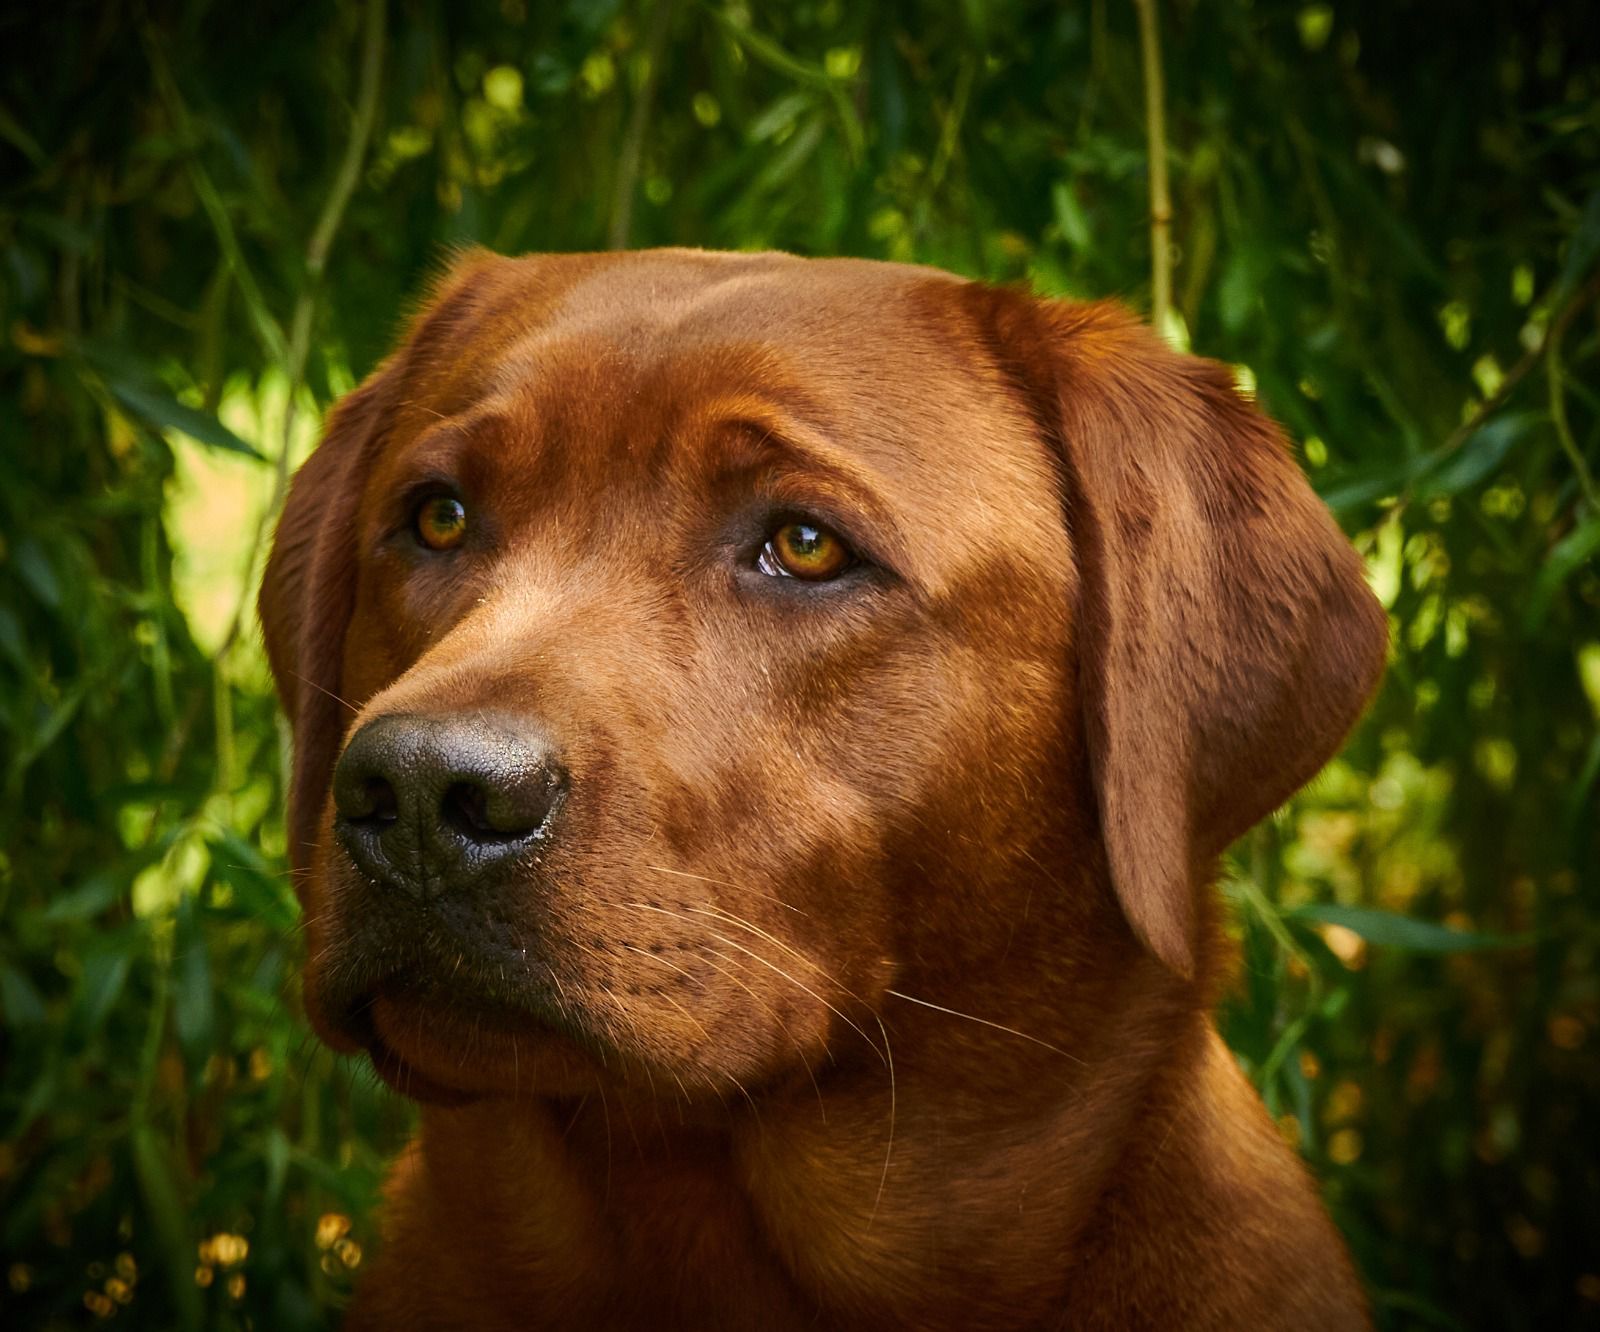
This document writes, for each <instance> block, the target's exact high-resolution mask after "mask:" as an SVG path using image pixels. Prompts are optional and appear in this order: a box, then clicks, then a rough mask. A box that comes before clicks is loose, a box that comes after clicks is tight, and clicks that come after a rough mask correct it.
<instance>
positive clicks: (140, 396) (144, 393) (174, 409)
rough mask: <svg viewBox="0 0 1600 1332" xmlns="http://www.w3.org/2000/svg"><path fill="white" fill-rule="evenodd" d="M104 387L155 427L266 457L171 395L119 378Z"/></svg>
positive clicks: (221, 446) (107, 382)
mask: <svg viewBox="0 0 1600 1332" xmlns="http://www.w3.org/2000/svg"><path fill="white" fill-rule="evenodd" d="M106 386H107V387H108V388H109V389H110V390H111V392H112V393H113V394H115V395H116V397H117V400H118V401H120V402H121V403H122V404H123V406H125V407H126V408H128V410H129V411H131V412H133V413H134V415H136V416H138V417H140V418H141V419H142V420H144V421H145V422H146V423H147V424H149V425H152V426H154V427H155V428H156V429H158V430H176V431H178V432H180V433H181V434H185V435H188V436H189V438H190V439H193V440H196V441H198V442H199V443H201V444H209V445H211V447H212V448H217V449H227V450H228V451H229V452H230V453H242V454H244V455H245V457H247V458H255V459H257V460H258V461H261V462H265V461H266V456H265V455H264V454H262V453H261V452H260V451H259V450H258V449H256V448H255V446H254V445H252V444H248V443H246V442H245V441H244V440H242V439H240V438H239V436H238V435H236V434H234V433H233V431H231V430H229V429H228V427H227V426H225V425H223V424H222V422H221V421H219V420H218V419H217V418H216V417H215V416H212V415H211V413H209V412H202V411H200V410H198V409H197V408H194V407H187V406H185V405H184V404H183V403H181V402H179V401H178V400H177V399H176V398H174V397H172V396H171V395H170V394H166V393H161V392H158V391H156V390H154V389H147V388H141V387H138V386H137V385H133V384H129V383H126V382H123V381H120V380H114V379H107V380H106Z"/></svg>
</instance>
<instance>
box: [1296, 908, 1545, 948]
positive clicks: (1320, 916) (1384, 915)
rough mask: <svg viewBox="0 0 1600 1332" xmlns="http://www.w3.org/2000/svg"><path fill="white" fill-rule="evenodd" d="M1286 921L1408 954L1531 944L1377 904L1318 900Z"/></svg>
mask: <svg viewBox="0 0 1600 1332" xmlns="http://www.w3.org/2000/svg"><path fill="white" fill-rule="evenodd" d="M1283 915H1284V919H1285V920H1299V921H1306V922H1309V923H1312V924H1319V925H1340V926H1343V927H1344V928H1345V929H1347V930H1352V931H1354V932H1355V933H1356V934H1359V935H1360V936H1361V937H1362V938H1363V939H1365V940H1366V941H1367V942H1368V943H1370V944H1376V945H1377V946H1379V947H1380V948H1393V949H1396V950H1398V951H1400V952H1407V953H1467V952H1477V951H1481V950H1483V949H1489V948H1524V947H1526V946H1527V945H1528V944H1530V943H1532V942H1533V940H1534V936H1533V935H1531V934H1475V933H1473V932H1471V931H1469V930H1456V929H1451V928H1450V927H1449V926H1447V925H1436V924H1434V923H1433V922H1432V921H1426V920H1417V919H1416V918H1415V917H1413V916H1402V915H1400V914H1399V913H1398V912H1395V911H1383V910H1380V909H1379V908H1377V907H1355V906H1340V905H1338V904H1337V903H1334V902H1318V903H1313V904H1312V905H1310V906H1303V907H1297V908H1296V909H1295V910H1293V911H1285V912H1284V913H1283Z"/></svg>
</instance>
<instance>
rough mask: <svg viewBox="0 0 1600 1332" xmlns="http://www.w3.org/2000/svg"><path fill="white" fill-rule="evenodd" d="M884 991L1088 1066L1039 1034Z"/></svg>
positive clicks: (893, 991) (912, 996)
mask: <svg viewBox="0 0 1600 1332" xmlns="http://www.w3.org/2000/svg"><path fill="white" fill-rule="evenodd" d="M884 993H885V994H887V995H891V996H893V997H894V998H896V999H904V1000H905V1001H906V1002H907V1003H908V1004H918V1005H920V1006H921V1007H923V1008H931V1009H933V1010H934V1011H935V1012H936V1013H948V1014H949V1015H950V1016H951V1017H958V1018H965V1019H966V1020H967V1021H968V1022H976V1023H979V1024H980V1025H981V1026H985V1027H993V1028H994V1029H995V1030H996V1031H1003V1032H1005V1033H1006V1034H1007V1035H1008V1036H1020V1037H1021V1038H1022V1039H1023V1040H1025V1041H1032V1042H1033V1043H1034V1044H1035V1045H1042V1046H1043V1047H1044V1048H1045V1049H1046V1050H1049V1051H1050V1052H1051V1053H1052V1054H1058V1055H1060V1056H1061V1057H1062V1058H1063V1059H1070V1060H1072V1062H1073V1063H1074V1064H1083V1065H1084V1067H1086V1068H1087V1067H1088V1064H1087V1063H1086V1062H1085V1061H1084V1060H1082V1059H1080V1058H1078V1056H1077V1055H1075V1054H1072V1053H1071V1052H1069V1051H1067V1050H1063V1049H1062V1048H1061V1047H1060V1046H1059V1045H1051V1044H1050V1042H1049V1041H1041V1040H1040V1039H1039V1038H1038V1037H1037V1036H1030V1035H1028V1033H1027V1032H1025V1031H1018V1030H1017V1029H1016V1028H1015V1027H1007V1026H1005V1025H1004V1024H1003V1023H999V1022H991V1021H989V1019H988V1018H981V1017H978V1016H977V1015H976V1014H974V1013H962V1012H959V1011H958V1010H956V1009H954V1008H946V1007H945V1006H944V1005H943V1004H935V1003H930V1002H929V1001H928V1000H926V999H918V998H916V997H915V996H914V995H909V994H902V993H901V992H900V991H899V990H885V991H884Z"/></svg>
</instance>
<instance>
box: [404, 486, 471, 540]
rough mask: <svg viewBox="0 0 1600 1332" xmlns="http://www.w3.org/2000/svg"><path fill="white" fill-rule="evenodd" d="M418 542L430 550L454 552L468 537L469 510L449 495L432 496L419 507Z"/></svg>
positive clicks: (417, 518) (417, 521)
mask: <svg viewBox="0 0 1600 1332" xmlns="http://www.w3.org/2000/svg"><path fill="white" fill-rule="evenodd" d="M416 528H417V540H418V541H420V542H422V544H423V545H424V546H426V547H428V549H429V550H454V549H455V548H456V547H457V546H459V545H460V544H461V542H462V541H463V539H464V538H465V537H466V535H467V508H466V505H464V504H462V502H461V501H460V500H458V499H453V498H452V497H451V496H449V495H430V496H429V497H428V498H427V499H425V500H423V501H422V503H421V504H419V505H418V506H417V517H416Z"/></svg>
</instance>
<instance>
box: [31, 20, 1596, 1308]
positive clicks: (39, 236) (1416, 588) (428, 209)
mask: <svg viewBox="0 0 1600 1332" xmlns="http://www.w3.org/2000/svg"><path fill="white" fill-rule="evenodd" d="M1141 13H1143V14H1144V16H1145V17H1146V18H1148V19H1151V20H1153V22H1152V23H1151V24H1150V25H1149V27H1148V29H1145V30H1142V29H1141ZM1152 36H1158V37H1159V50H1157V49H1156V44H1155V43H1152V42H1151V41H1150V40H1149V38H1150V37H1152ZM1597 48H1600V22H1597V16H1596V13H1595V10H1594V6H1593V4H1592V3H1591V0H1568V2H1567V3H1543V4H1537V5H1529V4H1526V3H1520V2H1518V3H1501V2H1498V0H1479V2H1477V3H1468V4H1462V3H1456V2H1453V3H1442V2H1439V3H1419V2H1417V0H1336V2H1335V3H1320V2H1318V3H1278V2H1277V0H1254V2H1253V3H1252V0H1152V3H1150V4H1149V5H1148V7H1145V8H1143V9H1142V7H1141V3H1135V2H1134V0H1090V2H1088V3H1082V4H1064V3H1028V2H1024V0H959V2H957V0H946V3H932V2H931V0H928V2H924V0H876V2H874V3H865V2H863V0H852V2H851V3H845V2H844V0H792V2H786V3H764V4H755V3H753V2H741V0H704V2H703V3H697V2H694V0H659V2H657V3H651V2H650V0H547V2H543V3H541V0H499V3H489V2H487V0H485V2H484V3H476V4H449V3H443V2H442V0H440V2H438V3H430V2H429V0H395V2H393V3H388V2H386V0H371V2H370V3H368V4H365V5H362V4H356V3H342V4H318V5H307V4H293V5H290V4H283V3H257V4H245V5H238V4H228V5H223V4H215V3H211V2H210V0H145V2H144V3H125V2H124V0H97V2H96V3H93V4H83V3H74V2H72V0H57V2H56V3H53V4H48V5H44V4H34V5H29V6H22V5H5V6H3V7H0V52H3V54H0V781H3V783H4V795H3V799H0V1014H3V1022H0V1324H3V1325H4V1326H5V1327H7V1328H36V1327H39V1328H44V1327H62V1328H65V1327H81V1326H84V1325H87V1324H92V1323H97V1322H100V1321H102V1320H110V1321H112V1322H114V1323H116V1324H118V1325H124V1326H128V1325H132V1326H138V1327H149V1328H181V1329H197V1328H241V1327H256V1328H261V1329H276V1328H298V1327H316V1326H324V1325H327V1324H328V1323H329V1322H330V1321H332V1320H333V1319H334V1317H335V1316H336V1311H337V1309H338V1307H339V1305H340V1303H341V1301H342V1300H343V1298H344V1297H345V1295H346V1293H347V1291H348V1289H349V1287H350V1283H351V1281H352V1280H353V1279H354V1277H356V1276H358V1275H359V1273H360V1270H361V1265H362V1262H363V1256H364V1255H365V1254H367V1253H369V1252H370V1249H371V1246H372V1245H373V1244H374V1243H375V1235H374V1226H373V1221H372V1205H373V1199H374V1193H375V1189H376V1186H377V1183H378V1181H379V1179H380V1178H381V1172H382V1169H383V1164H384V1161H385V1159H386V1158H387V1157H388V1156H389V1155H390V1154H391V1153H392V1152H393V1151H394V1150H395V1149H396V1147H397V1146H398V1145H399V1144H400V1143H401V1142H403V1141H404V1139H405V1137H406V1134H407V1131H408V1125H409V1121H410V1113H409V1110H408V1108H407V1107H406V1105H405V1104H404V1103H402V1102H399V1101H397V1100H395V1099H394V1098H391V1097H390V1096H389V1095H388V1094H387V1093H386V1092H383V1091H382V1090H381V1089H379V1088H378V1087H376V1086H375V1085H374V1083H373V1081H372V1079H371V1078H370V1076H368V1075H367V1074H366V1073H365V1072H364V1071H363V1070H362V1069H360V1068H359V1067H358V1066H357V1065H355V1064H354V1063H351V1062H348V1061H339V1060H335V1059H334V1058H333V1057H332V1056H331V1055H329V1054H328V1053H327V1052H326V1051H324V1050H322V1049H321V1048H320V1047H319V1046H318V1045H317V1044H316V1043H315V1042H314V1041H312V1040H311V1039H310V1038H309V1037H308V1035H307V1032H306V1029H305V1026H304V1024H303V1022H302V1020H301V1018H300V1016H299V1013H298V1006H297V1005H298V1001H297V996H296V981H295V974H296V962H297V955H298V952H299V949H300V942H299V936H298V934H297V929H296V921H297V908H296V905H295V902H294V897H293V893H292V891H291V889H290V886H289V881H288V878H287V876H286V873H285V866H284V854H283V853H284V837H283V829H282V823H281V813H282V806H283V787H284V753H285V736H284V733H283V730H282V727H281V724H280V723H279V721H278V720H277V718H276V713H275V708H274V704H273V701H272V697H271V690H270V684H269V680H268V677H267V673H266V669H265V665H264V662H263V657H262V651H261V647H260V641H259V635H258V631H257V628H256V625H255V620H254V610H253V594H254V587H255V583H256V581H257V578H258V576H259V567H260V561H261V556H262V554H263V547H264V542H265V540H266V538H267V535H268V533H269V532H270V530H271V523H272V520H273V516H274V512H275V507H276V505H277V503H278V500H279V497H280V496H281V493H282V489H283V485H284V481H285V477H286V474H287V473H288V471H289V470H290V469H292V467H293V466H294V465H295V464H296V463H297V462H298V461H299V460H300V459H301V458H303V457H304V455H305V453H306V452H307V451H308V450H309V449H310V447H311V445H312V443H313V441H314V439H315V436H316V432H317V428H318V421H319V418H320V417H321V415H322V413H323V412H324V411H325V410H326V408H327V406H328V404H329V403H330V402H331V401H332V400H333V399H334V398H336V397H337V396H338V395H339V394H341V393H343V392H345V391H346V390H347V389H349V388H350V387H352V386H353V385H354V384H356V383H357V382H358V381H359V380H360V379H361V377H362V376H363V375H365V374H366V373H367V372H368V371H369V370H370V369H371V368H372V367H373V365H374V363H375V362H376V361H377V360H378V358H379V357H380V356H381V355H382V354H383V352H384V350H385V349H386V347H387V346H388V345H389V343H390V341H391V339H392V337H393V336H394V334H395V332H396V330H397V328H398V326H399V324H400V322H401V319H402V317H403V315H404V313H405V311H406V310H407V309H408V307H409V304H410V303H411V302H412V301H414V299H415V298H416V296H417V293H418V292H419V290H420V288H421V287H422V285H423V284H424V283H425V281H426V279H427V276H428V275H429V274H430V273H431V272H432V271H435V270H436V269H437V268H438V266H439V264H440V262H441V256H442V255H443V254H444V253H445V252H446V251H447V249H448V247H450V246H452V245H455V244H459V243H464V242H478V243H482V244H485V245H489V246H492V247H494V248H496V249H499V250H503V251H508V252H517V251H523V250H543V249H555V250H567V249H585V248H604V247H608V246H622V245H630V246H639V245H657V244H687V245H703V246H720V247H734V248H758V247H781V248H783V249H787V250H793V251H796V252H799V253H802V254H858V255H868V256H876V257H882V258H891V259H899V260H910V261H914V262H919V263H930V264H938V265H942V266H945V267H948V268H952V269H954V270H956V271H958V272H961V273H966V274H972V275H977V276H982V277H987V278H992V279H997V280H1003V281H1021V282H1027V283H1030V284H1032V285H1033V286H1034V287H1035V288H1037V289H1038V290H1040V291H1043V292H1047V293H1052V294H1060V295H1070V296H1080V297H1100V296H1114V297H1119V298H1121V299H1123V300H1125V301H1127V302H1129V303H1131V304H1132V305H1133V306H1134V307H1135V308H1137V309H1139V310H1141V311H1142V312H1144V313H1146V314H1149V315H1151V316H1152V317H1153V318H1154V320H1155V322H1156V323H1157V325H1158V327H1159V328H1160V329H1161V331H1162V332H1163V333H1164V334H1165V335H1166V336H1167V337H1168V338H1169V339H1171V340H1172V341H1174V342H1175V343H1177V344H1178V345H1180V346H1184V347H1190V348H1192V349H1194V350H1195V351H1197V352H1201V353H1204V354H1206V355H1209V356H1214V357H1218V358H1221V359H1222V360H1225V361H1227V362H1230V363H1231V364H1233V365H1234V366H1235V367H1236V368H1237V374H1238V376H1239V379H1240V381H1241V383H1242V384H1243V385H1245V386H1246V387H1249V388H1253V390H1254V392H1255V393H1256V394H1257V395H1258V397H1259V398H1260V400H1261V402H1262V403H1263V404H1264V405H1265V407H1266V408H1267V409H1268V410H1269V411H1270V412H1272V413H1273V414H1274V415H1276V416H1277V417H1278V418H1279V419H1280V420H1281V421H1283V422H1284V423H1285V425H1286V426H1287V427H1288V429H1289V430H1290V432H1291V433H1292V435H1293V436H1294V438H1295V439H1296V441H1297V447H1298V449H1299V456H1300V458H1301V460H1302V462H1303V465H1304V467H1305V469H1306V472H1307V474H1308V475H1309V477H1310V479H1311V481H1312V484H1313V485H1314V486H1315V487H1316V489H1317V490H1318V491H1319V492H1320V493H1321V495H1322V496H1323V497H1324V499H1325V500H1326V501H1327V502H1328V504H1329V505H1331V506H1332V508H1333V510H1334V512H1335V513H1336V514H1337V515H1338V517H1339V519H1340V521H1341V522H1342V523H1343V524H1344V526H1345V528H1346V530H1347V531H1348V532H1349V533H1350V534H1351V536H1352V537H1353V539H1354V540H1355V542H1356V544H1357V546H1358V547H1359V548H1360V550H1361V551H1362V553H1363V554H1364V555H1365V557H1366V560H1367V563H1368V567H1369V570H1370V576H1371V580H1372V583H1373V586H1374V587H1375V589H1376V590H1377V592H1378V594H1379V596H1380V597H1381V598H1382V600H1383V602H1384V604H1385V606H1387V607H1388V609H1389V612H1390V617H1391V623H1392V627H1393V652H1392V660H1391V665H1390V669H1389V673H1388V678H1387V683H1386V685H1385V687H1384V690H1383V693H1382V695H1381V697H1380V698H1379V700H1378V702H1377V704H1376V706H1375V707H1374V709H1373V710H1372V712H1371V714H1370V716H1369V717H1368V718H1367V720H1366V721H1365V723H1364V724H1363V725H1362V726H1361V728H1360V730H1359V731H1358V732H1357V734H1356V735H1355V736H1354V738H1353V739H1352V741H1351V744H1350V746H1349V748H1348V750H1347V751H1346V753H1345V754H1344V755H1343V756H1342V757H1341V758H1339V759H1338V760H1337V761H1336V762H1335V763H1333V764H1332V766H1331V767H1330V768H1329V770H1328V771H1327V772H1326V773H1324V775H1323V776H1322V777H1321V778H1319V779H1318V780H1317V782H1316V783H1315V784H1314V785H1313V786H1312V787H1311V788H1310V789H1309V791H1308V792H1307V793H1306V794H1304V795H1303V796H1301V797H1300V798H1298V799H1297V800H1295V801H1294V802H1293V803H1292V804H1291V805H1290V806H1289V807H1288V808H1287V809H1285V810H1284V811H1282V812H1281V813H1280V814H1279V815H1278V816H1276V817H1275V818H1274V819H1273V820H1271V821H1270V822H1269V823H1268V824H1267V825H1265V826H1263V827H1262V828H1260V829H1259V830H1257V831H1256V832H1255V833H1253V834H1251V835H1250V836H1249V837H1248V838H1247V839H1246V840H1245V841H1244V842H1243V843H1241V844H1240V845H1239V846H1238V847H1237V848H1235V850H1234V852H1233V854H1232V855H1231V857H1230V860H1229V864H1228V867H1227V873H1226V877H1225V881H1224V884H1223V891H1225V892H1226V893H1227V894H1228V896H1229V897H1230V898H1231V899H1232V903H1233V909H1232V918H1233V927H1232V928H1234V930H1235V931H1236V932H1237V935H1238V937H1239V940H1240V946H1241V947H1240V951H1241V964H1240V968H1239V979H1238V983H1237V986H1236V987H1235V989H1234V991H1233V993H1232V994H1231V996H1230V998H1229V999H1228V1002H1227V1005H1226V1008H1225V1011H1224V1013H1223V1023H1224V1029H1225V1031H1226V1034H1227V1036H1228V1039H1229V1041H1230V1042H1231V1044H1232V1045H1233V1047H1234V1048H1235V1049H1236V1050H1237V1052H1238V1055H1239V1058H1240V1060H1241V1061H1242V1062H1243V1064H1244V1066H1245V1067H1246V1068H1247V1070H1248V1071H1249V1073H1250V1076H1251V1077H1252V1078H1253V1079H1254V1080H1255V1081H1256V1083H1257V1084H1258V1085H1259V1086H1260V1088H1261V1090H1262V1092H1263V1094H1264V1095H1265V1097H1266V1099H1267V1102H1268V1105H1269V1106H1270V1107H1271V1109H1272V1111H1273V1113H1274V1115H1276V1116H1277V1117H1278V1121H1279V1124H1280V1126H1281V1128H1282V1131H1283V1133H1284V1135H1285V1136H1286V1137H1287V1138H1288V1139H1289V1140H1290V1141H1291V1142H1293V1143H1294V1144H1296V1145H1297V1147H1298V1148H1299V1150H1300V1151H1301V1152H1303V1153H1304V1154H1305V1156H1306V1158H1307V1159H1308V1160H1309V1161H1310V1162H1311V1164H1312V1165H1313V1167H1314V1168H1315V1170H1316V1171H1317V1173H1318V1175H1319V1176H1320V1178H1321V1179H1322V1180H1323V1181H1324V1188H1325V1192H1326V1196H1327V1199H1328V1202H1329V1205H1330V1206H1331V1208H1332V1209H1333V1212H1334V1214H1335V1216H1336V1218H1337V1220H1338V1222H1339V1224H1340V1226H1341V1227H1342V1228H1343V1230H1344V1232H1345V1234H1346V1235H1347V1236H1348V1237H1349V1241H1350V1244H1351V1246H1352V1249H1353V1251H1354V1254H1355V1257H1356V1261H1357V1262H1358V1264H1359V1265H1360V1268H1361V1270H1362V1272H1363V1274H1364V1276H1365V1279H1366V1281H1367V1283H1368V1287H1369V1289H1370V1291H1371V1293H1372V1298H1373V1301H1374V1305H1375V1308H1376V1311H1377V1315H1378V1318H1379V1320H1380V1322H1381V1323H1382V1325H1383V1326H1384V1327H1387V1328H1411V1327H1418V1328H1434V1327H1437V1328H1469V1327H1470V1328H1497V1329H1523V1328H1530V1329H1531V1328H1540V1329H1549V1328H1565V1327H1577V1326H1600V1059H1597V1055H1600V973H1597V968H1596V954H1597V948H1600V813H1597V795H1596V776H1597V771H1600V725H1597V719H1600V568H1597V553H1600V494H1597V481H1596V472H1597V470H1600V373H1597V360H1600V317H1597V310H1600V49H1597ZM1152 145H1154V146H1152ZM1163 196H1165V198H1164V197H1163ZM1153 215H1154V218H1155V226H1154V227H1152V216H1153ZM1168 219H1170V220H1168ZM1153 233H1154V234H1153ZM1162 233H1164V234H1162Z"/></svg>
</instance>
